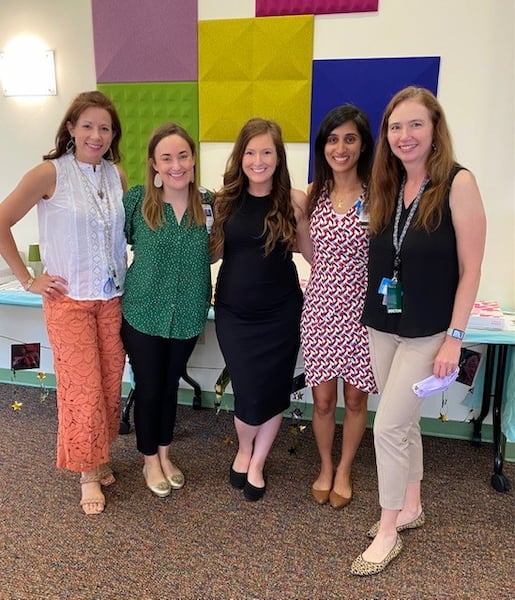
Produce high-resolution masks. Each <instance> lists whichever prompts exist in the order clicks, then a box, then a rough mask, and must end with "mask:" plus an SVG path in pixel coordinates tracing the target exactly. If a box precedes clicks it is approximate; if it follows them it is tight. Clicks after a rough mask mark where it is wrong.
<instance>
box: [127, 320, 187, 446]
mask: <svg viewBox="0 0 515 600" xmlns="http://www.w3.org/2000/svg"><path fill="white" fill-rule="evenodd" d="M121 334H122V340H123V344H124V346H125V350H126V352H127V354H128V356H129V361H130V364H131V367H132V372H133V374H134V384H135V385H134V426H135V429H136V446H137V448H138V450H139V451H140V452H141V453H142V454H145V455H147V456H151V455H153V454H156V453H157V449H158V446H168V445H169V444H170V443H171V441H172V438H173V430H174V428H175V418H176V414H177V390H178V389H179V379H180V378H181V375H182V374H183V373H184V372H185V370H186V364H187V362H188V360H189V358H190V356H191V354H192V352H193V349H194V348H195V344H196V342H197V338H198V336H195V337H194V338H190V339H187V340H177V339H173V338H163V337H159V336H154V335H147V334H145V333H141V332H140V331H138V330H137V329H134V327H132V326H131V325H129V323H128V322H127V321H126V320H125V319H123V320H122V331H121Z"/></svg>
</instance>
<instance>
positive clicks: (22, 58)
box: [0, 44, 57, 96]
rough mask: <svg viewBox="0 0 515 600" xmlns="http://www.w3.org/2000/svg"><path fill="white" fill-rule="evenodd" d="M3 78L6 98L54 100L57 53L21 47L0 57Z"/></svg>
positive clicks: (27, 46)
mask: <svg viewBox="0 0 515 600" xmlns="http://www.w3.org/2000/svg"><path fill="white" fill-rule="evenodd" d="M0 77H1V79H2V91H3V94H4V96H55V95H56V94H57V89H56V81H55V62H54V52H53V50H41V49H40V48H37V47H34V46H31V45H26V46H24V45H21V44H18V45H17V46H16V47H13V48H12V49H9V50H6V51H5V52H1V53H0Z"/></svg>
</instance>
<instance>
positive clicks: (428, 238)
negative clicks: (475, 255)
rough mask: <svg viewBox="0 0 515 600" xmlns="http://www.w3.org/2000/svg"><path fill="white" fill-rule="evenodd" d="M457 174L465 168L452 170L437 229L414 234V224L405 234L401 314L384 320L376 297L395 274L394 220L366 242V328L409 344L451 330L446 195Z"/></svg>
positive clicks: (451, 240)
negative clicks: (416, 339)
mask: <svg viewBox="0 0 515 600" xmlns="http://www.w3.org/2000/svg"><path fill="white" fill-rule="evenodd" d="M461 169H463V167H461V166H456V167H455V168H454V169H453V171H452V173H451V177H450V180H449V187H448V189H447V192H446V194H445V198H444V199H443V203H442V221H441V223H440V225H439V226H438V228H437V229H435V230H434V231H431V232H427V231H426V230H425V229H415V228H414V227H413V221H414V220H415V218H413V220H412V222H411V224H410V226H409V228H408V231H407V232H406V237H405V238H404V242H403V244H402V246H401V253H400V256H401V272H400V275H399V279H400V281H401V283H402V290H403V296H402V312H401V313H394V314H388V313H387V311H386V306H384V305H383V303H382V302H383V296H382V294H379V293H378V289H379V284H380V283H381V280H382V279H383V277H392V274H393V260H394V256H395V249H394V247H393V225H394V220H395V214H393V215H392V218H391V221H390V223H389V224H388V226H387V227H386V228H385V229H384V231H382V232H380V233H379V234H378V235H375V236H373V237H372V238H371V239H370V251H369V259H368V288H367V293H366V298H365V305H364V308H363V316H362V319H361V321H362V323H364V324H365V325H368V326H369V327H372V328H373V329H377V330H378V331H384V332H386V333H395V334H398V335H400V336H403V337H408V338H415V337H423V336H429V335H434V334H435V333H439V332H441V331H445V330H447V328H448V327H449V324H450V322H451V316H452V309H453V305H454V297H455V295H456V288H457V286H458V279H459V271H458V255H457V250H456V235H455V233H454V226H453V224H452V218H451V209H450V206H449V192H450V188H451V184H452V181H453V180H454V177H455V176H456V173H458V171H460V170H461ZM421 201H423V196H422V198H421ZM408 211H409V207H408V209H406V208H405V207H404V206H403V207H402V213H401V218H400V224H399V231H402V227H403V226H404V223H405V222H406V218H407V215H408Z"/></svg>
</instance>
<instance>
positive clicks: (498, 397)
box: [491, 344, 511, 492]
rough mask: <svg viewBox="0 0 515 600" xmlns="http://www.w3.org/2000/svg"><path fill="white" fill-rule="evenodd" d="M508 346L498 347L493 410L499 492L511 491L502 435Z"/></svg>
mask: <svg viewBox="0 0 515 600" xmlns="http://www.w3.org/2000/svg"><path fill="white" fill-rule="evenodd" d="M507 353H508V346H507V345H505V344H499V345H498V356H497V373H496V378H495V393H494V403H493V409H492V422H493V437H494V474H493V475H492V478H491V484H492V487H493V488H494V489H495V490H497V491H498V492H507V491H508V490H509V489H510V487H511V486H510V482H509V480H508V478H507V477H506V476H505V475H504V474H503V472H502V467H503V455H502V439H501V438H502V433H501V408H502V398H503V392H504V377H505V373H506V356H507Z"/></svg>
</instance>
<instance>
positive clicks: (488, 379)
mask: <svg viewBox="0 0 515 600" xmlns="http://www.w3.org/2000/svg"><path fill="white" fill-rule="evenodd" d="M494 363H495V345H493V344H488V346H487V348H486V362H485V381H484V385H483V399H482V402H481V412H480V413H479V415H478V416H477V417H475V418H474V419H473V421H472V423H473V425H474V429H473V432H472V445H473V446H476V447H479V446H481V427H482V425H483V420H484V419H485V417H486V416H487V415H488V411H489V410H490V400H491V398H492V381H493V374H494Z"/></svg>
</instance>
